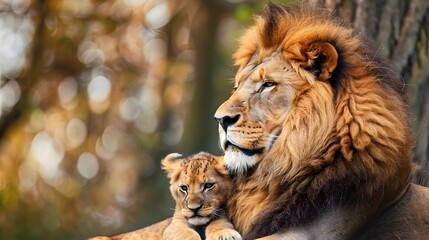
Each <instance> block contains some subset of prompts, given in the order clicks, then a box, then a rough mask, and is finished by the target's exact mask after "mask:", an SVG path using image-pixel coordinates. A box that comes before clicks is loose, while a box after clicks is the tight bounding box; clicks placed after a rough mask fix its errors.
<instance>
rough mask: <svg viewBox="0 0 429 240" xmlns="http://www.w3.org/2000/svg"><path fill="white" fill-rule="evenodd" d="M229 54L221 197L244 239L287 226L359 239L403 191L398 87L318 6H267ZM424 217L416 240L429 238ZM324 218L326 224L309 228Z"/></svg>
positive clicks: (407, 167) (406, 169) (407, 154)
mask: <svg viewBox="0 0 429 240" xmlns="http://www.w3.org/2000/svg"><path fill="white" fill-rule="evenodd" d="M234 59H235V62H236V64H237V65H238V66H239V70H238V72H237V75H236V79H235V86H234V89H235V91H234V92H233V93H232V95H231V97H230V98H229V99H228V100H227V101H226V102H225V103H223V104H222V105H221V106H220V107H219V109H218V110H217V112H216V114H215V118H216V119H217V120H218V122H219V125H220V126H219V134H220V140H221V145H222V147H223V149H224V150H225V164H226V166H227V168H229V170H230V171H231V172H232V173H234V174H235V175H236V176H235V184H236V186H235V190H234V191H233V192H234V194H233V195H232V197H231V198H230V200H229V201H228V215H229V217H230V218H232V221H233V223H234V225H235V226H236V228H237V229H238V230H239V231H240V233H242V235H243V237H244V238H245V239H255V238H257V237H262V236H266V235H270V234H274V233H279V232H283V233H284V234H285V236H288V235H287V233H288V231H292V230H294V231H295V229H300V231H302V232H303V236H306V237H305V238H319V237H320V236H324V238H325V239H328V238H329V239H348V238H352V237H354V236H358V234H361V235H362V236H363V235H365V234H367V232H368V231H367V232H365V231H366V230H365V229H366V228H367V227H366V226H365V224H366V223H367V222H369V221H370V220H371V219H372V218H374V217H375V216H377V214H379V213H380V212H382V211H383V210H385V209H386V207H387V206H389V205H392V204H393V203H395V201H397V200H398V199H400V198H401V197H402V196H403V195H404V193H405V192H406V190H407V188H408V187H409V182H410V175H411V171H412V161H411V159H412V148H413V144H414V141H413V138H412V135H411V130H410V127H409V123H408V119H407V114H406V108H405V107H406V105H405V102H404V100H403V99H402V97H401V95H402V91H403V90H404V89H403V88H404V87H403V83H401V82H400V81H399V80H398V79H396V78H395V77H393V76H394V75H393V74H394V73H392V70H391V68H390V67H389V66H387V65H386V64H385V63H384V62H385V60H382V59H380V58H379V57H378V56H376V52H374V51H373V50H372V49H371V48H370V47H368V46H367V45H366V44H365V42H364V40H363V39H362V38H361V37H360V36H359V35H358V34H356V33H355V32H354V31H353V30H352V29H350V28H348V27H346V26H344V25H343V24H341V23H340V22H339V21H337V20H335V19H333V17H332V16H330V15H329V14H328V13H327V12H325V11H316V10H305V9H302V8H301V9H288V8H286V7H280V6H276V5H274V4H269V5H268V6H267V8H266V9H265V11H264V13H263V14H262V16H261V17H259V18H257V20H256V24H255V25H254V26H253V27H251V28H250V29H249V30H248V31H247V32H246V33H245V34H244V36H243V37H242V39H241V41H240V46H239V48H238V50H237V51H236V53H235V54H234ZM412 188H413V189H416V187H415V186H413V187H412ZM419 190H421V191H423V192H426V193H425V194H422V196H426V198H427V199H429V192H428V190H426V189H424V188H422V189H420V188H419ZM412 192H413V191H411V190H410V191H408V192H407V194H411V193H412ZM411 198H412V197H411ZM419 199H421V198H419ZM420 202H422V201H420ZM422 208H423V206H422ZM423 212H425V215H424V216H423V217H422V219H423V220H422V221H420V222H419V221H417V222H416V223H415V224H414V225H415V226H414V228H415V231H414V232H415V233H413V234H414V235H412V236H415V237H419V236H420V237H421V236H424V234H427V233H429V219H425V218H427V217H429V213H427V212H428V210H427V208H426V209H424V211H423ZM336 214H337V215H338V217H332V218H333V219H337V220H332V219H328V218H330V217H331V216H336ZM340 217H341V218H344V219H345V220H344V221H342V222H340V223H337V222H335V221H339V220H338V219H339V218H340ZM324 219H328V220H324ZM331 220H332V221H331ZM329 221H331V222H330V224H328V222H329ZM321 222H325V223H324V224H325V225H329V226H328V228H329V229H328V228H326V229H322V228H319V229H314V228H317V227H315V226H322V225H323V224H322V223H321ZM336 224H337V225H336ZM386 224H387V223H386ZM325 225H323V226H325ZM412 225H413V224H412ZM410 230H411V229H406V230H405V231H402V230H398V229H396V230H392V231H398V232H395V234H396V235H398V236H408V235H406V232H407V231H410ZM329 231H330V232H329ZM401 231H402V232H401ZM362 233H365V234H362ZM312 234H314V235H312ZM319 234H320V235H319ZM361 235H359V236H361ZM365 236H367V237H368V236H369V238H368V239H370V238H371V236H372V235H365ZM321 239H323V238H321Z"/></svg>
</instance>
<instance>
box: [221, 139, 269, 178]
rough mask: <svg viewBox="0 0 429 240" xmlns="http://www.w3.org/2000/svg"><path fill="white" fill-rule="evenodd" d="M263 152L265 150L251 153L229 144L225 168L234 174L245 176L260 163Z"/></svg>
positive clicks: (226, 150) (226, 151) (226, 148)
mask: <svg viewBox="0 0 429 240" xmlns="http://www.w3.org/2000/svg"><path fill="white" fill-rule="evenodd" d="M262 152H263V150H256V151H249V150H244V149H241V148H239V147H237V146H235V145H232V144H228V145H227V146H226V147H225V156H224V158H225V166H226V168H227V169H228V171H229V172H231V173H233V174H237V175H240V174H243V173H245V172H246V171H247V170H248V169H251V168H253V167H254V166H255V165H256V164H257V163H258V162H259V160H260V159H261V158H262Z"/></svg>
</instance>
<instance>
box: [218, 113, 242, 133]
mask: <svg viewBox="0 0 429 240" xmlns="http://www.w3.org/2000/svg"><path fill="white" fill-rule="evenodd" d="M215 119H216V121H217V122H218V123H219V124H220V125H221V126H222V128H223V130H225V131H226V129H227V128H228V127H229V126H231V125H234V124H235V123H236V122H238V119H240V115H236V116H233V117H231V116H223V117H216V116H215Z"/></svg>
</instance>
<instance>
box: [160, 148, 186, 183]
mask: <svg viewBox="0 0 429 240" xmlns="http://www.w3.org/2000/svg"><path fill="white" fill-rule="evenodd" d="M182 157H183V156H182V155H181V154H179V153H170V154H168V155H167V156H166V157H165V158H164V159H162V161H161V168H162V169H163V170H164V171H165V172H166V173H167V176H168V178H170V179H171V182H174V181H176V180H177V178H178V177H179V175H180V164H181V163H182Z"/></svg>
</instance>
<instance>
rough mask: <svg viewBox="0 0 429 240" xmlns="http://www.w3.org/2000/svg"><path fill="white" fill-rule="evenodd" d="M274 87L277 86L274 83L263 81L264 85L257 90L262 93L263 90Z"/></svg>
mask: <svg viewBox="0 0 429 240" xmlns="http://www.w3.org/2000/svg"><path fill="white" fill-rule="evenodd" d="M275 85H277V83H276V82H273V81H267V80H265V81H264V83H263V84H262V85H261V87H260V88H259V92H262V91H264V89H266V88H270V87H274V86H275Z"/></svg>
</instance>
